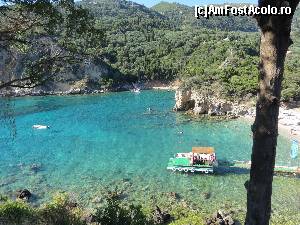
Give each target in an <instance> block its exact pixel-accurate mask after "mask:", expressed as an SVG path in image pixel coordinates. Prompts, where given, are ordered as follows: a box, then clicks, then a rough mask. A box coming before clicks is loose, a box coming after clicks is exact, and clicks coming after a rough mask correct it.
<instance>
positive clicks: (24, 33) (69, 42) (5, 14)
mask: <svg viewBox="0 0 300 225" xmlns="http://www.w3.org/2000/svg"><path fill="white" fill-rule="evenodd" d="M4 2H5V3H6V5H1V6H0V24H1V26H0V36H1V40H0V46H1V51H0V53H1V54H8V55H11V57H12V58H14V57H15V58H18V59H17V60H19V61H22V66H24V69H23V70H20V69H18V70H17V71H16V72H15V74H14V76H13V77H15V79H14V80H7V78H6V79H5V76H4V77H1V78H0V88H3V87H6V86H5V85H7V84H8V85H9V86H12V87H17V86H21V87H34V86H35V85H37V84H40V83H43V82H45V81H46V80H49V79H51V78H53V77H54V76H55V75H57V74H58V73H63V72H64V70H65V69H67V68H68V66H70V65H74V64H76V63H79V62H81V61H82V60H83V59H84V58H85V59H86V58H94V57H96V56H100V55H101V53H102V52H101V50H102V47H103V44H104V41H103V39H104V32H103V30H102V28H101V27H98V26H97V24H96V21H95V20H94V17H93V16H92V15H91V14H90V13H89V11H88V10H86V9H84V8H83V7H81V6H78V5H76V4H75V3H74V1H72V0H62V1H54V2H53V1H50V0H45V1H30V0H21V1H13V0H5V1H4ZM4 51H5V52H6V53H4ZM6 72H7V73H9V72H10V71H6ZM1 83H4V84H2V85H1Z"/></svg>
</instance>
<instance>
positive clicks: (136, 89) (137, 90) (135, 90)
mask: <svg viewBox="0 0 300 225" xmlns="http://www.w3.org/2000/svg"><path fill="white" fill-rule="evenodd" d="M132 92H134V93H140V92H141V89H139V88H134V89H133V90H132Z"/></svg>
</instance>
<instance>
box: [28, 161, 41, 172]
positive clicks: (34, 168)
mask: <svg viewBox="0 0 300 225" xmlns="http://www.w3.org/2000/svg"><path fill="white" fill-rule="evenodd" d="M41 168H42V164H41V163H33V164H31V165H30V170H31V171H33V172H35V173H37V172H38V171H40V170H41Z"/></svg>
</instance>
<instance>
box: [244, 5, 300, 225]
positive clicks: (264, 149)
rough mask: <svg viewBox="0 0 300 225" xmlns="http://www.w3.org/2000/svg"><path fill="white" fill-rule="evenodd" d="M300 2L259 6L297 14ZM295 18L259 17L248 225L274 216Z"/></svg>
mask: <svg viewBox="0 0 300 225" xmlns="http://www.w3.org/2000/svg"><path fill="white" fill-rule="evenodd" d="M298 3H299V0H296V1H295V0H290V1H272V0H266V1H260V3H259V6H260V7H262V6H266V5H271V6H275V7H280V6H283V5H284V6H287V4H289V6H291V7H292V11H293V14H294V11H295V9H296V7H297V5H298ZM292 18H293V15H284V16H260V17H258V18H257V20H258V25H259V27H260V29H261V43H260V58H261V60H260V65H259V69H260V71H259V73H260V74H259V93H258V100H257V105H256V118H255V122H254V124H253V126H252V132H253V147H252V156H251V160H252V164H251V171H250V181H249V182H246V184H245V186H246V188H247V192H248V193H247V216H246V222H245V224H246V225H267V224H269V220H270V216H271V196H272V182H273V174H274V166H275V157H276V146H277V136H278V114H279V105H280V98H281V94H280V92H281V82H282V80H283V72H284V62H285V57H286V52H287V50H288V48H289V46H290V45H291V44H292V40H291V38H290V32H291V24H292Z"/></svg>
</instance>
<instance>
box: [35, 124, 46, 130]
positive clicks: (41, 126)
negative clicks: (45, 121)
mask: <svg viewBox="0 0 300 225" xmlns="http://www.w3.org/2000/svg"><path fill="white" fill-rule="evenodd" d="M32 128H33V129H37V130H43V129H49V128H50V127H49V126H46V125H39V124H36V125H33V126H32Z"/></svg>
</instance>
